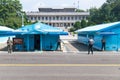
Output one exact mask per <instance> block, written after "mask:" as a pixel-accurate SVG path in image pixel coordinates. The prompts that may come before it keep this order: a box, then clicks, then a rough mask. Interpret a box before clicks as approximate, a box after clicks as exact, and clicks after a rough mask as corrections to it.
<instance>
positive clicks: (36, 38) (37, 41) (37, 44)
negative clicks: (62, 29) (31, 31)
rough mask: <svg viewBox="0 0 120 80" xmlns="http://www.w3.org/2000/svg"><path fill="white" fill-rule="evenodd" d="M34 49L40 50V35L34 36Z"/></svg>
mask: <svg viewBox="0 0 120 80" xmlns="http://www.w3.org/2000/svg"><path fill="white" fill-rule="evenodd" d="M34 49H35V50H40V34H35V35H34Z"/></svg>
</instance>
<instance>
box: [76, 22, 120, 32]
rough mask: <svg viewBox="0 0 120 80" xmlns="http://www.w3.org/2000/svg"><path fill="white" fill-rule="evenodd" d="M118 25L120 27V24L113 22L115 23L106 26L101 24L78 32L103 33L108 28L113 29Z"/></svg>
mask: <svg viewBox="0 0 120 80" xmlns="http://www.w3.org/2000/svg"><path fill="white" fill-rule="evenodd" d="M116 25H120V22H113V23H106V24H100V25H95V26H89V27H86V28H83V29H79V30H77V31H76V32H78V33H82V32H97V31H103V30H106V29H108V28H112V27H114V26H116Z"/></svg>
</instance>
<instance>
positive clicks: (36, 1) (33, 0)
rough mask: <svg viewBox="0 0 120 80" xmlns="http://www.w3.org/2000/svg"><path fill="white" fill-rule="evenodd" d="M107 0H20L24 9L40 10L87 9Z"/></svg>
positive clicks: (98, 5)
mask: <svg viewBox="0 0 120 80" xmlns="http://www.w3.org/2000/svg"><path fill="white" fill-rule="evenodd" d="M104 2H106V0H20V3H21V4H22V6H23V10H24V11H38V8H39V7H50V8H64V7H76V8H78V3H79V9H83V10H87V9H90V8H92V7H97V8H99V7H100V6H101V5H102V4H103V3H104Z"/></svg>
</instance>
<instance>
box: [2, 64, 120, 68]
mask: <svg viewBox="0 0 120 80" xmlns="http://www.w3.org/2000/svg"><path fill="white" fill-rule="evenodd" d="M83 66H84V67H120V64H0V67H83Z"/></svg>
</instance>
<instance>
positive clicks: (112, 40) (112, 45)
mask: <svg viewBox="0 0 120 80" xmlns="http://www.w3.org/2000/svg"><path fill="white" fill-rule="evenodd" d="M106 39H107V41H106V45H107V46H106V47H107V50H112V51H117V50H118V36H117V35H109V36H106Z"/></svg>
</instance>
